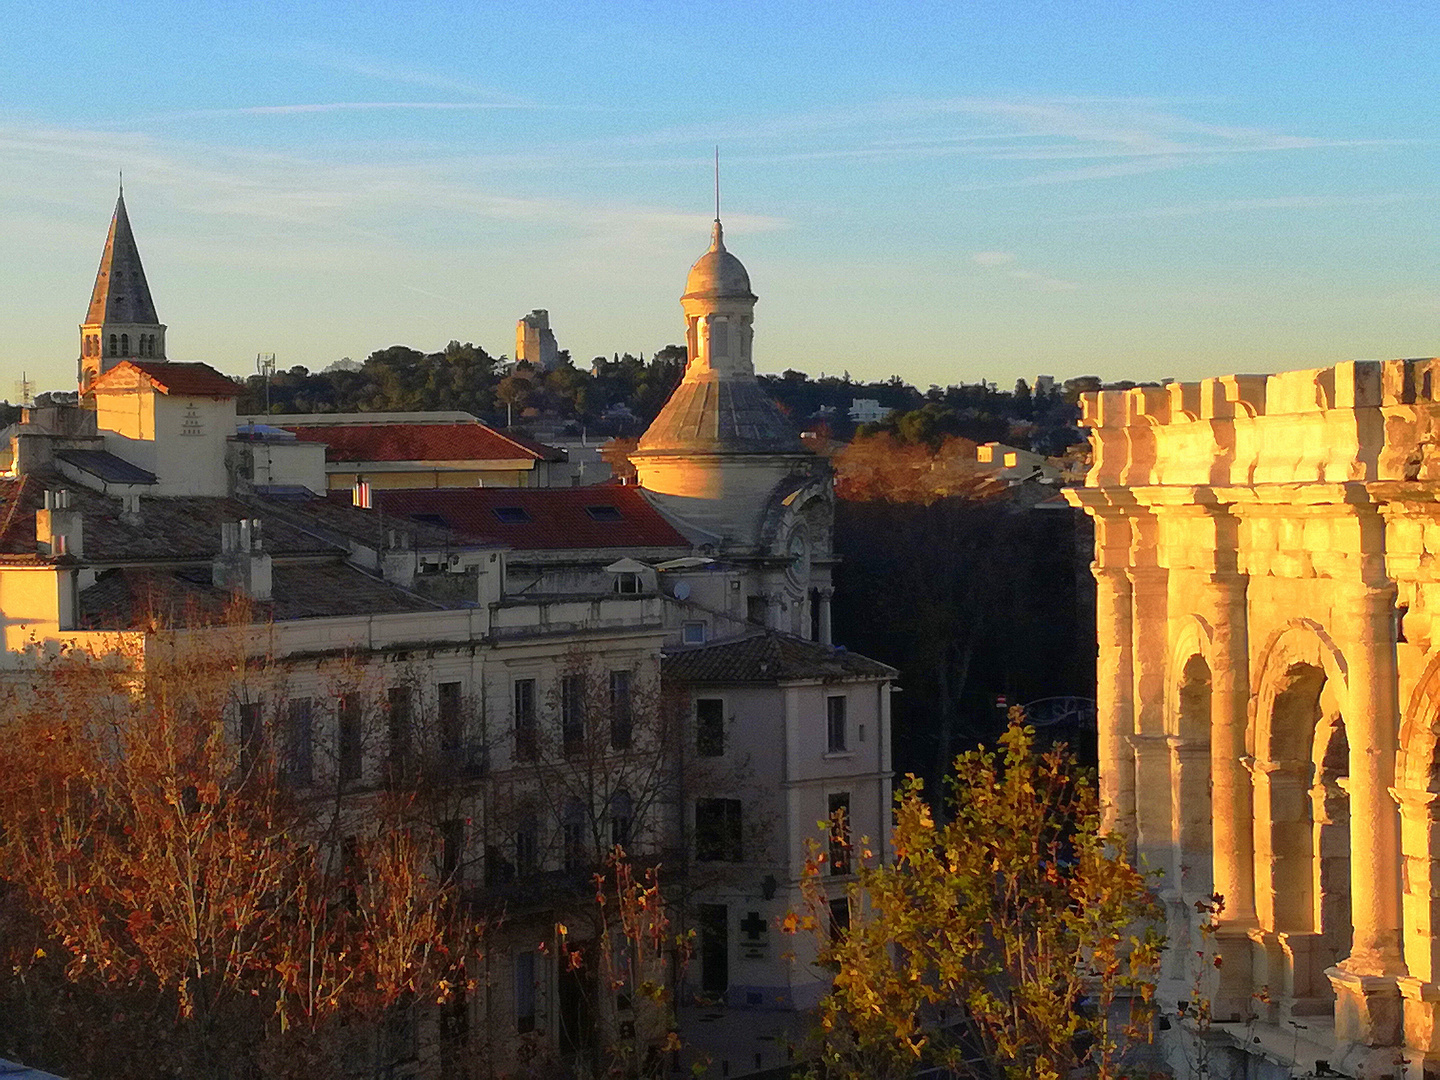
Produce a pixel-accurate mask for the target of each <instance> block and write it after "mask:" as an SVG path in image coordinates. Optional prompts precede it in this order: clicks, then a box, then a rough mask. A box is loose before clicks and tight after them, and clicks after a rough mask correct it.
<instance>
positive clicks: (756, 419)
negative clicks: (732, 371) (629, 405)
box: [636, 376, 808, 454]
mask: <svg viewBox="0 0 1440 1080" xmlns="http://www.w3.org/2000/svg"><path fill="white" fill-rule="evenodd" d="M636 450H637V451H638V452H639V453H641V454H707V453H708V454H794V453H808V451H807V450H806V448H805V445H804V444H803V443H802V442H801V441H800V436H799V435H798V434H797V433H796V431H795V429H794V428H793V427H792V426H791V425H790V421H789V420H788V419H786V417H785V414H784V413H783V412H781V411H780V406H778V405H776V404H775V402H774V401H772V400H771V399H770V395H769V394H767V393H765V390H764V388H763V387H762V386H761V385H760V384H759V383H758V382H756V380H755V377H754V376H750V377H748V378H728V379H686V380H684V381H683V382H681V383H680V385H679V386H677V387H676V388H675V392H674V393H673V394H671V395H670V400H669V401H667V402H666V403H665V407H664V408H663V409H661V410H660V415H659V416H657V417H655V420H654V422H653V423H652V424H651V425H650V426H649V427H648V428H647V429H646V430H645V434H644V435H642V436H640V445H639V446H638V447H636Z"/></svg>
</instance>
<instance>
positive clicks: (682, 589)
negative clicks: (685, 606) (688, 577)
mask: <svg viewBox="0 0 1440 1080" xmlns="http://www.w3.org/2000/svg"><path fill="white" fill-rule="evenodd" d="M675 599H676V600H688V599H690V583H689V582H688V581H677V582H676V583H675Z"/></svg>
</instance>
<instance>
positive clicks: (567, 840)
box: [560, 798, 587, 870]
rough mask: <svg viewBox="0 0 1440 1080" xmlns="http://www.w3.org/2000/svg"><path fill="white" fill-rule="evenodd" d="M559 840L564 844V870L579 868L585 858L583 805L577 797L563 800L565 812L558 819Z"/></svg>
mask: <svg viewBox="0 0 1440 1080" xmlns="http://www.w3.org/2000/svg"><path fill="white" fill-rule="evenodd" d="M560 833H561V840H562V842H563V844H564V848H565V851H564V857H565V869H566V870H581V869H583V868H584V867H585V865H586V862H587V860H586V858H585V848H586V846H587V845H586V843H585V807H584V805H583V804H582V803H581V802H580V800H579V799H575V798H570V799H566V800H565V813H564V814H563V815H562V817H561V819H560Z"/></svg>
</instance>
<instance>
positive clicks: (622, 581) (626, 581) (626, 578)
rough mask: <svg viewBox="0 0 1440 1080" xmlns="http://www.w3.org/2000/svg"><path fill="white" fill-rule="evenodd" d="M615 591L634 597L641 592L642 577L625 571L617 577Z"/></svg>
mask: <svg viewBox="0 0 1440 1080" xmlns="http://www.w3.org/2000/svg"><path fill="white" fill-rule="evenodd" d="M615 591H616V592H617V593H621V594H623V595H626V596H633V595H635V594H636V593H638V592H639V591H640V575H639V574H632V573H630V572H629V571H623V572H621V573H619V574H616V575H615Z"/></svg>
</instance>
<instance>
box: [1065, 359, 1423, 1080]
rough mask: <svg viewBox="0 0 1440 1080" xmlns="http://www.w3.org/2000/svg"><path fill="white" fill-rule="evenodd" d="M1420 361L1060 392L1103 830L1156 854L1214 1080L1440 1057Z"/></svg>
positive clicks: (1172, 985)
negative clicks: (1206, 1032)
mask: <svg viewBox="0 0 1440 1080" xmlns="http://www.w3.org/2000/svg"><path fill="white" fill-rule="evenodd" d="M1437 375H1440V360H1429V359H1425V360H1393V361H1385V362H1379V361H1354V362H1349V363H1343V364H1337V365H1335V366H1334V367H1330V368H1324V369H1320V370H1310V371H1292V372H1286V373H1283V374H1277V375H1269V376H1265V375H1233V376H1226V377H1222V378H1214V379H1207V380H1204V381H1202V382H1198V383H1171V384H1168V385H1165V386H1154V387H1137V388H1135V389H1131V390H1124V391H1101V392H1098V393H1091V394H1087V395H1085V398H1084V423H1085V424H1086V425H1088V426H1089V427H1090V428H1091V429H1092V435H1091V439H1092V446H1093V450H1094V456H1093V462H1092V465H1091V468H1090V471H1089V474H1088V476H1087V478H1086V481H1085V486H1084V487H1081V488H1073V489H1070V490H1069V491H1068V492H1067V495H1068V496H1069V498H1070V500H1071V502H1072V503H1074V504H1076V505H1078V506H1082V507H1084V508H1085V510H1086V511H1088V512H1089V513H1090V515H1091V516H1092V517H1093V518H1094V523H1095V562H1094V574H1095V579H1096V583H1097V623H1098V637H1099V665H1098V673H1099V687H1098V693H1097V697H1098V702H1099V736H1100V776H1101V788H1102V796H1103V800H1104V805H1105V813H1106V814H1107V824H1108V825H1109V826H1110V827H1112V828H1114V829H1116V830H1117V831H1119V832H1121V833H1123V834H1124V835H1125V836H1126V837H1127V838H1128V840H1129V842H1130V843H1131V844H1132V845H1133V850H1134V852H1135V854H1136V856H1137V857H1138V858H1140V859H1142V860H1144V861H1145V863H1146V864H1148V865H1149V866H1150V867H1152V868H1155V869H1157V870H1159V871H1161V872H1162V874H1163V876H1162V878H1161V891H1162V895H1163V897H1164V899H1165V901H1166V902H1167V906H1168V911H1169V927H1168V930H1169V934H1170V940H1171V942H1172V947H1171V949H1170V950H1169V953H1168V960H1167V966H1166V969H1165V971H1164V977H1163V981H1162V988H1161V996H1162V1003H1163V1004H1168V1005H1173V1004H1174V1003H1176V1002H1177V1001H1179V1000H1184V999H1186V998H1187V997H1188V996H1189V988H1190V987H1191V986H1192V985H1194V986H1198V987H1200V989H1201V994H1202V997H1203V998H1204V999H1205V1000H1208V1001H1209V1002H1210V1003H1211V1007H1212V1014H1213V1017H1214V1020H1215V1024H1214V1026H1213V1029H1212V1032H1211V1045H1212V1047H1213V1049H1214V1056H1212V1058H1211V1064H1210V1075H1212V1076H1227V1075H1233V1076H1246V1077H1253V1076H1266V1077H1269V1076H1277V1077H1278V1076H1292V1075H1301V1076H1311V1075H1344V1076H1352V1077H1375V1076H1384V1077H1387V1078H1388V1077H1397V1076H1402V1075H1403V1076H1406V1077H1421V1076H1423V1077H1427V1078H1428V1077H1436V1076H1440V1023H1437V1008H1440V745H1437V725H1440V622H1437V621H1436V620H1435V619H1434V613H1436V612H1437V611H1440V576H1437V570H1440V561H1437V559H1440V447H1437V443H1440V385H1437V380H1436V376H1437ZM1212 892H1213V893H1216V894H1219V895H1220V896H1221V897H1223V901H1224V903H1223V910H1222V911H1221V913H1220V915H1219V917H1218V919H1217V920H1216V932H1215V934H1214V936H1213V938H1211V937H1210V936H1209V935H1208V934H1207V935H1204V936H1202V935H1201V934H1200V928H1199V918H1200V917H1199V916H1198V915H1197V913H1196V908H1195V904H1196V902H1197V901H1203V900H1204V898H1205V897H1207V896H1209V895H1210V894H1211V893H1212ZM1211 950H1213V951H1215V952H1216V953H1218V956H1219V960H1220V963H1219V966H1218V967H1212V966H1211V961H1210V957H1209V953H1210V951H1211ZM1197 961H1199V964H1198V965H1197V963H1196V962H1197ZM1197 967H1199V968H1204V969H1205V972H1208V974H1206V973H1205V972H1202V971H1200V970H1197ZM1185 1031H1186V1029H1185V1025H1184V1024H1179V1025H1175V1026H1174V1028H1173V1029H1172V1032H1171V1035H1170V1036H1169V1037H1170V1038H1171V1039H1172V1041H1175V1042H1179V1041H1183V1037H1184V1035H1185ZM1225 1062H1228V1064H1225ZM1397 1070H1399V1071H1397Z"/></svg>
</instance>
